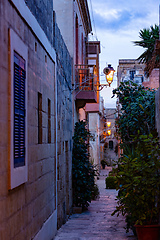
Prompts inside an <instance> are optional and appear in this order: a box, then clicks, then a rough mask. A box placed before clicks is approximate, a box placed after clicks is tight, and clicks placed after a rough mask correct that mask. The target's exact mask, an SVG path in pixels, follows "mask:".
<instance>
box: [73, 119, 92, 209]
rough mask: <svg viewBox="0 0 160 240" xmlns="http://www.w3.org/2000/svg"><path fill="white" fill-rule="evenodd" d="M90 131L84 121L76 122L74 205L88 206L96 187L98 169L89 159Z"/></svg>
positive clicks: (74, 140)
mask: <svg viewBox="0 0 160 240" xmlns="http://www.w3.org/2000/svg"><path fill="white" fill-rule="evenodd" d="M89 137H90V133H89V131H88V130H87V127H86V123H85V122H84V121H80V122H77V123H76V124H75V129H74V136H73V152H72V180H73V181H72V182H73V205H74V206H76V207H82V208H86V207H88V206H89V202H91V199H92V194H93V192H94V188H95V176H96V169H95V168H94V166H93V165H92V164H91V163H90V161H89V153H88V144H87V142H88V139H89Z"/></svg>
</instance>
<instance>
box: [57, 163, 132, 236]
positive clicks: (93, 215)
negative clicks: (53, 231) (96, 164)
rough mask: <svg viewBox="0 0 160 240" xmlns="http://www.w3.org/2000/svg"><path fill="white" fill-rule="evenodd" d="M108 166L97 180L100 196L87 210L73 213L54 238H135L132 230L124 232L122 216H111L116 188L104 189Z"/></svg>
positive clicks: (114, 204)
mask: <svg viewBox="0 0 160 240" xmlns="http://www.w3.org/2000/svg"><path fill="white" fill-rule="evenodd" d="M109 171H110V168H109V167H108V168H106V169H105V170H101V175H100V179H99V180H98V181H97V184H98V186H99V190H100V198H99V199H98V200H96V201H92V202H91V204H90V206H89V208H88V210H87V211H85V212H83V213H82V214H73V215H72V216H71V217H70V218H69V220H68V221H67V222H66V224H64V225H63V226H62V227H61V228H60V229H59V230H58V232H57V235H56V237H55V239H54V240H86V239H87V240H127V239H130V240H135V239H136V238H135V237H134V235H133V233H132V232H129V233H126V231H125V229H124V227H125V220H124V218H123V217H122V216H119V217H117V216H116V215H114V216H111V213H112V212H113V211H114V209H115V206H116V201H115V198H116V194H117V193H116V190H107V189H105V177H106V175H107V174H108V172H109Z"/></svg>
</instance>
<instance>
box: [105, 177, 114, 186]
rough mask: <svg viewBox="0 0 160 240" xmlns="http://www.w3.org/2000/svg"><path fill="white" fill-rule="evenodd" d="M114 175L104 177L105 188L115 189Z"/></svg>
mask: <svg viewBox="0 0 160 240" xmlns="http://www.w3.org/2000/svg"><path fill="white" fill-rule="evenodd" d="M115 181H116V177H114V176H109V177H107V178H106V180H105V182H106V189H116V182H115Z"/></svg>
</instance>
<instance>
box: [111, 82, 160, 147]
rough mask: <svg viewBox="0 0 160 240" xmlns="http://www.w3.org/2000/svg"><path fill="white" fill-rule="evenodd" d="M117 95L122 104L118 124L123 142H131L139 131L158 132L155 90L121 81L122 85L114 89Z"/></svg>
mask: <svg viewBox="0 0 160 240" xmlns="http://www.w3.org/2000/svg"><path fill="white" fill-rule="evenodd" d="M115 95H117V97H118V98H119V103H120V104H121V109H120V112H119V116H118V119H117V121H116V124H117V132H118V135H119V136H120V138H121V140H122V142H123V143H125V144H126V143H127V144H128V143H129V142H131V141H132V139H133V138H134V136H136V135H137V132H138V131H140V134H142V135H148V134H150V133H152V134H154V132H156V131H155V90H151V89H148V88H144V87H143V86H138V85H137V84H135V83H133V82H132V81H128V82H121V84H120V86H119V87H118V88H116V89H114V90H113V96H115Z"/></svg>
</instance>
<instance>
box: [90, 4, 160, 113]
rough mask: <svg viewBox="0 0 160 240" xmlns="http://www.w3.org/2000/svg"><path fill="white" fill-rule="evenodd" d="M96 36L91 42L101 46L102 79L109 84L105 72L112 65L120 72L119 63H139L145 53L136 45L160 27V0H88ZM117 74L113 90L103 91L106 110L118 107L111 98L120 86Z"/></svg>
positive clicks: (91, 36) (114, 99) (93, 30)
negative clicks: (141, 33) (143, 32)
mask: <svg viewBox="0 0 160 240" xmlns="http://www.w3.org/2000/svg"><path fill="white" fill-rule="evenodd" d="M88 4H89V9H90V15H91V22H92V32H93V35H90V40H98V41H100V43H101V54H100V73H101V74H100V79H101V83H105V76H104V75H103V68H104V67H106V66H107V65H108V64H112V66H113V67H114V69H115V71H116V72H117V66H118V62H119V59H136V58H138V57H139V56H140V55H141V53H142V52H143V51H144V49H143V48H142V47H138V46H135V45H134V44H133V41H137V40H140V38H139V31H140V29H143V28H149V27H150V26H151V25H155V24H159V4H160V0H88ZM116 72H115V76H114V81H113V83H112V85H111V87H108V88H105V89H103V90H102V91H101V92H100V94H101V96H102V97H103V98H104V102H105V107H107V108H113V107H115V106H116V98H111V96H112V90H113V89H114V88H116V86H117V78H116Z"/></svg>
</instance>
